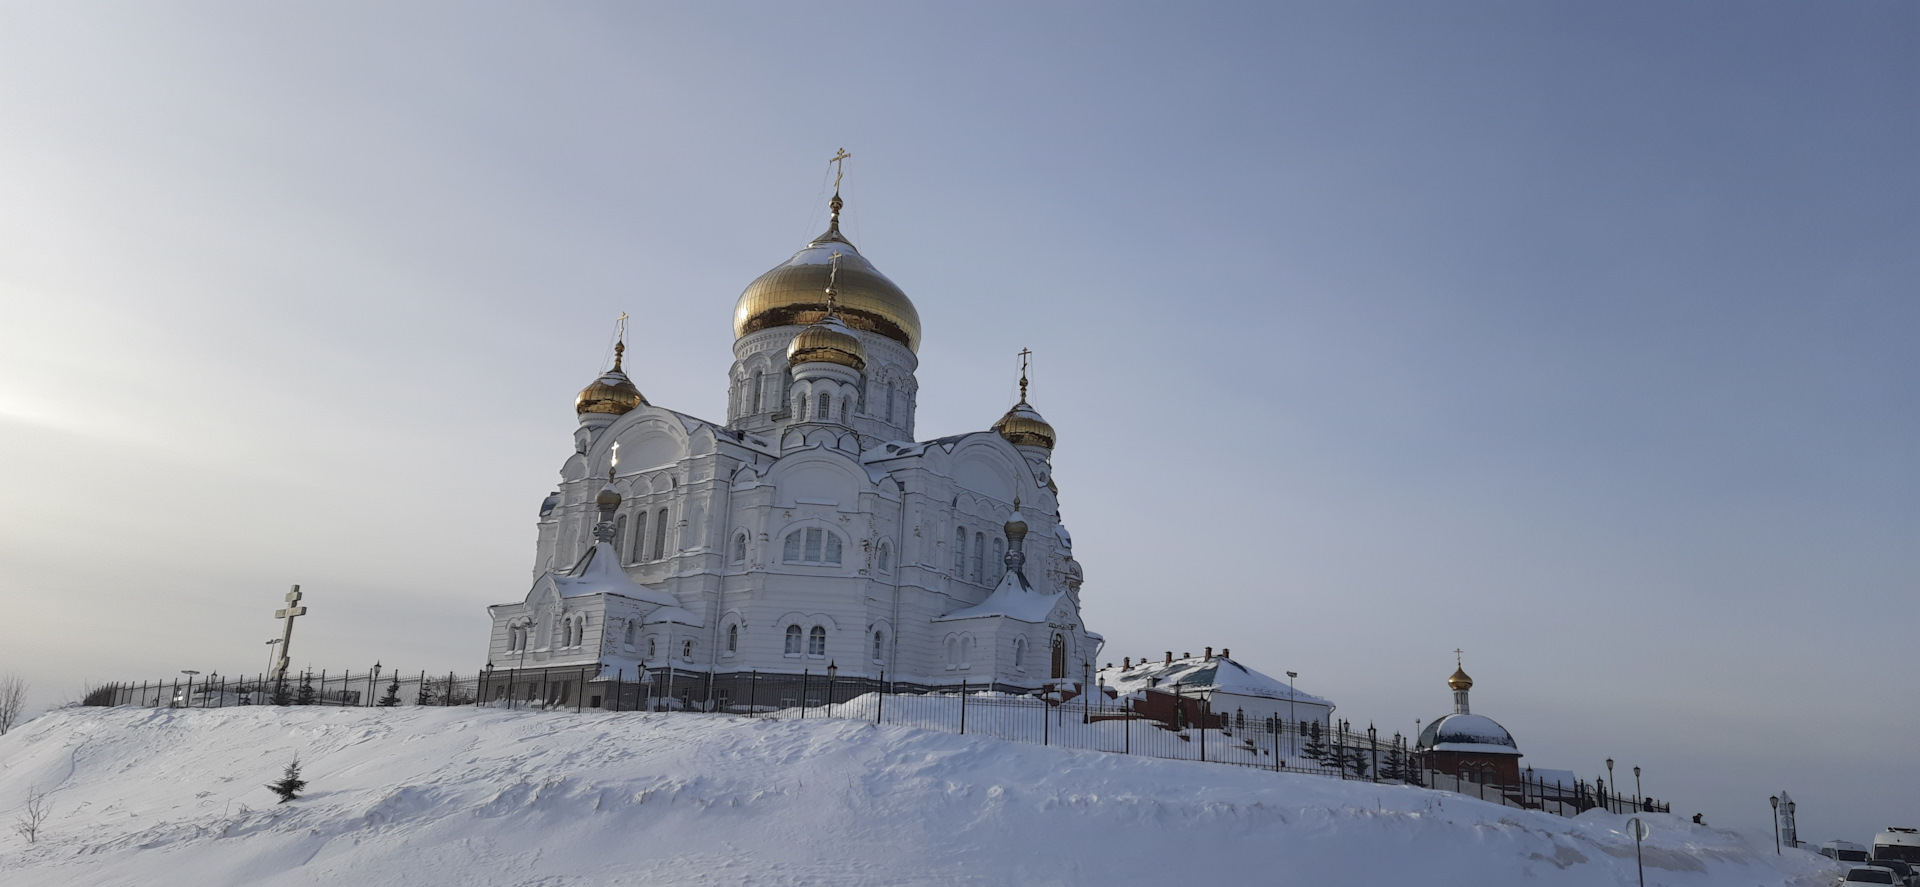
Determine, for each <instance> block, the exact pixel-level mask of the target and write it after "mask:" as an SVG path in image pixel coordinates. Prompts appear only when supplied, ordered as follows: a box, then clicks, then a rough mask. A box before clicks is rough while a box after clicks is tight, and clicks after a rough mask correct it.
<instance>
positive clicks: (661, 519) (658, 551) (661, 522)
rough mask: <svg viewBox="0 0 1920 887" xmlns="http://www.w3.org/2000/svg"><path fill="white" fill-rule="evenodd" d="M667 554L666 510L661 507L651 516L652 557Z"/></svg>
mask: <svg viewBox="0 0 1920 887" xmlns="http://www.w3.org/2000/svg"><path fill="white" fill-rule="evenodd" d="M666 556H667V510H666V509H664V508H662V509H660V512H659V513H658V514H656V515H654V517H653V559H654V560H659V559H661V558H663V557H666Z"/></svg>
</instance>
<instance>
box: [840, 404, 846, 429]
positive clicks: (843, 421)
mask: <svg viewBox="0 0 1920 887" xmlns="http://www.w3.org/2000/svg"><path fill="white" fill-rule="evenodd" d="M840 424H842V425H845V424H847V399H846V398H844V397H843V398H840Z"/></svg>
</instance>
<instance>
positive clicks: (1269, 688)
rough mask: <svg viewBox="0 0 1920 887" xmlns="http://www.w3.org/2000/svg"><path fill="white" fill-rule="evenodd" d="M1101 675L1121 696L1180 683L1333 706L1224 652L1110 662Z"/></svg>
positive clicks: (1185, 687)
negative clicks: (1132, 663) (1125, 663)
mask: <svg viewBox="0 0 1920 887" xmlns="http://www.w3.org/2000/svg"><path fill="white" fill-rule="evenodd" d="M1100 677H1101V679H1102V680H1103V681H1104V682H1105V683H1106V685H1107V686H1108V687H1112V688H1114V689H1115V690H1117V691H1119V693H1120V695H1122V696H1127V695H1131V694H1134V693H1138V692H1141V691H1143V690H1146V689H1147V688H1149V687H1154V688H1167V687H1172V686H1173V685H1174V684H1179V685H1180V689H1181V691H1182V692H1195V693H1199V692H1215V693H1232V694H1236V695H1239V696H1260V697H1264V698H1267V699H1280V700H1286V699H1292V700H1293V701H1294V702H1296V703H1305V704H1308V705H1324V706H1326V707H1327V708H1329V709H1331V708H1333V703H1332V702H1329V701H1327V700H1325V699H1322V698H1320V697H1318V696H1314V695H1312V694H1309V693H1301V692H1298V691H1296V690H1294V689H1293V688H1291V687H1288V686H1287V684H1286V682H1285V681H1279V680H1275V679H1273V678H1272V677H1269V676H1268V675H1265V674H1262V673H1260V672H1258V671H1254V670H1253V669H1251V668H1248V667H1246V666H1244V665H1241V664H1240V663H1238V662H1235V661H1233V660H1232V659H1228V658H1227V657H1225V656H1214V657H1211V658H1208V657H1204V656H1195V657H1189V658H1186V659H1175V660H1173V662H1172V663H1166V662H1153V661H1147V662H1141V663H1139V664H1137V665H1135V666H1133V667H1132V668H1115V667H1114V666H1111V665H1109V666H1107V667H1106V668H1103V669H1100Z"/></svg>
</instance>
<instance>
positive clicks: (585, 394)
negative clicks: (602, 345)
mask: <svg viewBox="0 0 1920 887" xmlns="http://www.w3.org/2000/svg"><path fill="white" fill-rule="evenodd" d="M626 350H627V346H626V343H625V342H621V343H618V344H615V345H614V346H613V369H610V370H608V371H607V372H606V373H605V374H604V375H602V376H601V377H600V378H598V379H595V380H593V384H592V385H588V386H587V387H585V388H583V389H581V390H580V396H578V397H575V398H574V399H573V411H574V412H575V413H578V414H580V415H582V416H584V415H586V414H588V413H611V414H613V415H615V416H619V415H622V414H625V413H626V412H627V411H628V410H631V409H633V408H634V407H637V406H640V405H641V404H644V403H646V402H647V399H646V397H644V396H642V395H641V394H640V389H639V388H636V387H634V384H633V380H632V379H629V378H627V374H626V373H624V372H621V371H620V355H621V353H622V352H624V351H626Z"/></svg>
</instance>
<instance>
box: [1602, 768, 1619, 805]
mask: <svg viewBox="0 0 1920 887" xmlns="http://www.w3.org/2000/svg"><path fill="white" fill-rule="evenodd" d="M1607 784H1608V785H1611V786H1613V787H1614V789H1613V793H1614V794H1616V795H1618V794H1620V787H1619V784H1618V783H1616V782H1614V781H1613V759H1612V758H1608V759H1607ZM1600 800H1603V801H1606V802H1607V812H1608V813H1618V812H1620V811H1618V810H1616V809H1614V804H1613V800H1612V799H1610V798H1606V797H1602V798H1601V799H1600Z"/></svg>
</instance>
